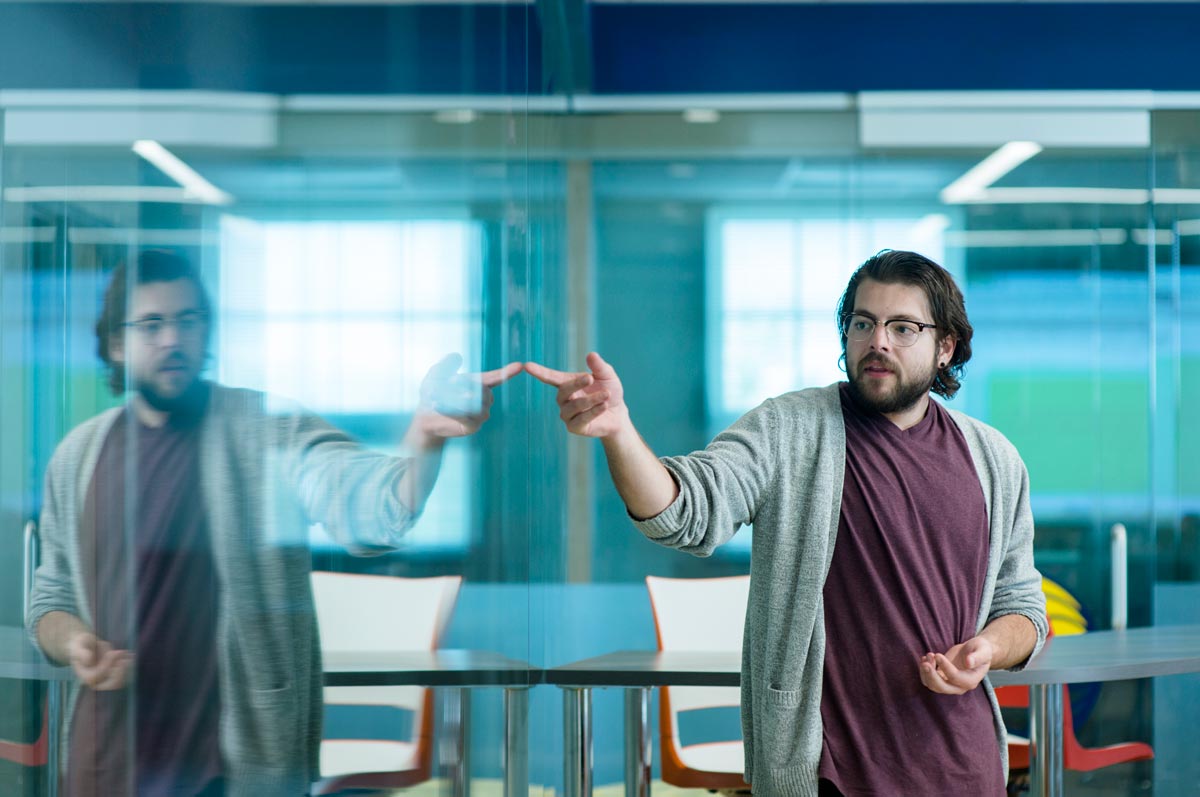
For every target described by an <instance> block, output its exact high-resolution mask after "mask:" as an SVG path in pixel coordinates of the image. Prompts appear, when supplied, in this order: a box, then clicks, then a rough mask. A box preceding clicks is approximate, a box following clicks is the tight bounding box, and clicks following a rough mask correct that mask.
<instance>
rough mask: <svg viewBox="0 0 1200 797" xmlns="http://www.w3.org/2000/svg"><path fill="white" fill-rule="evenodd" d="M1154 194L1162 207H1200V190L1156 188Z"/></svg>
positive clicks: (1155, 199)
mask: <svg viewBox="0 0 1200 797" xmlns="http://www.w3.org/2000/svg"><path fill="white" fill-rule="evenodd" d="M1152 193H1153V195H1154V201H1155V202H1157V203H1158V204H1160V205H1200V188H1155V189H1154V191H1153V192H1152Z"/></svg>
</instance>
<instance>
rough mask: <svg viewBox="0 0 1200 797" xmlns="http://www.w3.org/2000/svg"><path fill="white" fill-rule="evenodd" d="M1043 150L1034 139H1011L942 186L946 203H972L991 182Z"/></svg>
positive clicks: (942, 194) (942, 196) (942, 197)
mask: <svg viewBox="0 0 1200 797" xmlns="http://www.w3.org/2000/svg"><path fill="white" fill-rule="evenodd" d="M1041 151H1042V145H1041V144H1036V143H1034V142H1032V141H1010V142H1008V143H1007V144H1005V145H1004V146H1002V147H1000V149H998V150H996V151H995V152H993V153H992V154H991V155H988V156H987V157H986V158H984V159H983V160H981V161H980V162H979V163H977V164H975V165H974V166H972V167H971V168H970V169H968V170H967V173H966V174H964V175H963V176H962V177H959V178H958V179H957V180H955V181H954V182H952V183H950V185H948V186H946V187H945V188H943V189H942V193H941V199H942V202H944V203H946V204H947V205H956V204H959V203H962V202H970V201H972V200H973V199H974V198H975V197H976V196H978V195H979V194H980V193H982V192H983V190H984V189H985V188H987V187H988V186H989V185H991V184H992V183H994V182H996V181H997V180H999V179H1000V178H1001V177H1003V176H1004V175H1006V174H1008V173H1009V172H1011V171H1012V170H1013V169H1015V168H1017V167H1018V166H1020V165H1021V164H1022V163H1024V162H1025V161H1027V160H1029V159H1030V158H1032V157H1033V156H1034V155H1036V154H1038V153H1039V152H1041Z"/></svg>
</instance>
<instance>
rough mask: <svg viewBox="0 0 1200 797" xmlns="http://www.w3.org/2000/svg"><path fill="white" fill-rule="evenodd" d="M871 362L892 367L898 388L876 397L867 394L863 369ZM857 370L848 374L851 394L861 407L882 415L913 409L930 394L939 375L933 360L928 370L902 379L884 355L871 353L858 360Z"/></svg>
mask: <svg viewBox="0 0 1200 797" xmlns="http://www.w3.org/2000/svg"><path fill="white" fill-rule="evenodd" d="M871 363H878V364H880V365H883V366H885V367H887V368H891V369H892V375H893V376H894V377H896V379H897V380H899V381H897V383H896V389H895V390H894V391H892V392H891V393H890V394H888V395H885V396H881V397H879V398H874V397H872V396H869V395H867V394H866V392H865V391H864V390H863V389H862V370H863V368H864V367H865V366H867V365H869V364H871ZM855 370H856V371H857V373H849V374H847V376H849V377H850V393H851V395H852V396H853V397H854V400H855V401H856V402H857V403H858V405H859V406H860V407H863V408H864V409H868V410H872V411H874V412H878V413H880V414H882V415H889V414H891V413H895V412H903V411H905V410H907V409H911V408H912V407H913V406H915V405H916V403H917V402H918V401H920V400H921V398H922V397H924V396H926V395H928V393H929V390H930V388H932V387H933V383H934V382H936V381H937V376H938V374H937V368H936V364H935V363H933V362H931V363H930V364H929V369H928V370H927V371H925V372H924V373H918V374H915V375H914V376H913V378H912V379H910V380H907V381H906V380H903V379H901V377H900V376H899V374H898V373H897V372H896V369H895V366H894V365H893V364H892V363H890V362H888V361H887V360H885V359H883V358H882V357H872V356H871V355H869V354H868V355H865V356H864V357H863V359H861V360H859V361H858V366H857V368H856V369H855Z"/></svg>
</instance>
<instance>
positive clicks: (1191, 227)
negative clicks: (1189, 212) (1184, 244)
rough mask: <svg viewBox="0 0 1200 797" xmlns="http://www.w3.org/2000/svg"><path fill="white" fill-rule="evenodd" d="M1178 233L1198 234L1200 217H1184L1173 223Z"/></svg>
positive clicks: (1199, 232)
mask: <svg viewBox="0 0 1200 797" xmlns="http://www.w3.org/2000/svg"><path fill="white" fill-rule="evenodd" d="M1175 230H1176V232H1178V233H1179V234H1180V235H1200V219H1184V220H1183V221H1180V222H1178V223H1177V224H1176V225H1175Z"/></svg>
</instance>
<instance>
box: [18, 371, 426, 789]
mask: <svg viewBox="0 0 1200 797" xmlns="http://www.w3.org/2000/svg"><path fill="white" fill-rule="evenodd" d="M272 405H273V402H272V400H271V399H269V398H268V397H266V396H264V395H263V394H261V393H256V392H252V391H249V390H240V389H233V388H225V387H221V386H218V385H213V386H212V394H211V403H210V405H209V409H208V413H207V415H206V416H205V419H204V421H203V425H202V429H201V442H200V451H201V453H200V463H201V464H200V468H201V489H202V491H203V495H204V500H205V505H206V506H207V508H208V523H209V529H210V534H211V539H212V550H213V559H214V563H215V566H216V570H217V575H218V578H219V580H220V583H221V591H220V595H219V602H218V621H217V648H218V650H217V660H218V671H219V677H220V684H221V721H220V723H221V725H220V727H221V729H220V736H221V738H220V744H221V753H222V757H223V759H224V761H225V766H226V777H227V779H228V781H229V789H230V790H229V794H230V795H237V796H238V797H240V796H241V795H246V796H247V797H249V796H250V795H297V794H305V793H307V792H308V789H309V785H310V783H311V782H312V781H313V780H315V779H316V778H317V776H318V755H319V749H320V741H321V716H322V698H321V690H322V669H321V656H320V647H319V644H318V639H317V626H316V615H315V612H314V608H313V598H312V588H311V586H310V582H309V568H310V553H309V548H308V538H307V529H308V526H309V524H310V523H313V522H321V523H323V524H324V525H325V528H326V529H327V530H328V531H329V532H330V533H331V534H332V535H333V536H334V537H335V538H336V539H338V540H339V541H340V542H342V543H343V544H344V545H346V546H347V547H348V548H350V549H351V550H352V551H354V552H356V553H360V554H371V553H382V552H384V551H387V550H391V549H393V548H394V547H395V546H396V545H397V544H398V543H399V540H400V537H401V535H402V534H403V533H404V531H405V530H407V528H408V527H409V526H410V525H411V524H412V522H413V520H414V517H413V516H412V515H411V514H410V513H409V512H408V510H407V509H406V508H405V507H404V505H403V504H402V503H401V502H400V501H399V499H398V498H397V492H396V487H397V485H398V483H399V481H400V478H401V476H402V475H403V473H404V470H405V468H406V467H407V464H408V462H407V460H404V459H397V458H394V457H388V456H385V455H383V454H380V453H378V452H373V451H370V450H367V449H365V448H363V447H362V446H360V445H358V444H356V443H355V442H353V441H352V440H350V438H348V437H347V436H346V435H345V434H344V433H342V432H340V431H339V430H337V429H335V428H333V427H332V426H330V425H329V424H327V423H325V422H324V421H322V420H321V419H319V418H317V417H316V416H314V415H311V414H307V413H303V412H300V411H298V410H297V409H296V408H294V407H292V406H285V405H279V406H272ZM119 412H120V409H119V408H118V409H113V410H109V411H107V412H105V413H102V414H101V415H98V416H96V417H95V418H92V419H91V420H89V421H86V422H85V423H83V424H81V425H80V426H78V427H76V428H75V429H74V430H72V431H71V433H70V434H69V435H67V437H66V438H65V439H64V440H63V441H62V443H60V444H59V447H58V449H57V450H56V451H55V453H54V456H53V457H52V458H51V460H50V466H49V468H48V469H47V473H46V485H45V493H44V500H43V507H42V515H41V539H42V562H41V565H40V566H39V567H38V570H37V575H36V578H35V580H34V588H33V595H32V600H31V602H30V608H29V614H28V616H27V617H26V627H27V628H28V629H29V633H30V636H31V638H32V640H33V643H34V644H35V645H37V634H36V629H37V625H38V621H40V620H41V618H42V617H43V616H44V615H45V614H46V613H47V612H51V611H56V610H58V611H64V612H69V613H71V614H74V615H76V616H77V617H79V618H81V619H82V620H83V621H84V622H85V623H87V624H88V625H91V609H90V607H89V606H88V605H87V600H86V598H85V594H84V583H83V579H82V578H81V577H80V567H81V563H80V557H79V546H78V529H79V515H80V513H81V512H82V510H83V502H84V499H85V496H86V495H87V489H88V485H89V483H90V481H91V479H92V474H93V470H94V469H95V466H96V461H97V458H98V457H99V454H100V449H101V447H102V445H103V443H104V438H105V437H106V435H107V433H108V430H109V429H110V428H111V427H112V424H113V422H114V421H115V420H116V418H117V415H118V413H119ZM179 619H180V622H187V607H184V606H181V607H179ZM180 688H186V685H184V684H181V685H180ZM77 694H78V684H73V685H72V691H71V695H70V698H69V701H68V716H70V711H71V710H72V707H73V706H74V703H75V698H76V696H77ZM66 726H67V723H64V729H63V740H64V741H65V740H66V739H67V738H69V736H68V733H69V731H68V729H67V727H66ZM63 749H65V745H64V747H63ZM64 760H65V757H64Z"/></svg>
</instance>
